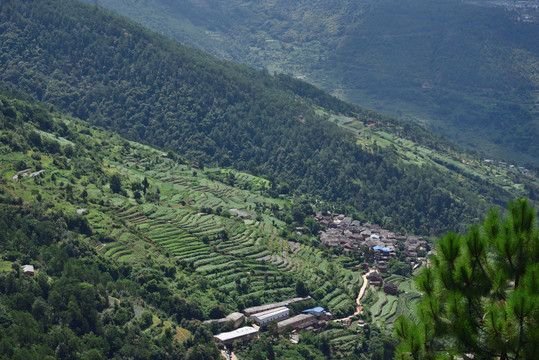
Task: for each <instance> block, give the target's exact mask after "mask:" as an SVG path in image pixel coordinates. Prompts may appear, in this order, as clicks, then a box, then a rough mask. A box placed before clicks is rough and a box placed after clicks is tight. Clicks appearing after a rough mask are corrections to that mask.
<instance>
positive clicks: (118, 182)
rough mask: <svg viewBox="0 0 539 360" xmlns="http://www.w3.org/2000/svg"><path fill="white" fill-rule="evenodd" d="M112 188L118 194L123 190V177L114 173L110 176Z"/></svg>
mask: <svg viewBox="0 0 539 360" xmlns="http://www.w3.org/2000/svg"><path fill="white" fill-rule="evenodd" d="M110 190H111V191H112V192H113V193H116V194H118V193H120V192H122V179H121V178H120V175H118V174H112V176H111V177H110Z"/></svg>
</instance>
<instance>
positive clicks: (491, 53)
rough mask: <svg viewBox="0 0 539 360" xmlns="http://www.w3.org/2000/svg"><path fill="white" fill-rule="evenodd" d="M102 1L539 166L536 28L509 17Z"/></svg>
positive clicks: (451, 10)
mask: <svg viewBox="0 0 539 360" xmlns="http://www.w3.org/2000/svg"><path fill="white" fill-rule="evenodd" d="M100 4H102V5H103V6H105V7H108V8H110V9H113V10H115V11H117V12H120V13H122V14H125V15H127V16H129V17H131V18H133V19H135V20H137V21H138V22H140V23H142V24H144V25H145V26H148V27H150V28H152V29H154V30H156V31H158V32H161V33H163V34H165V35H167V36H169V37H171V38H174V39H177V40H180V41H182V42H184V43H186V44H188V45H191V46H195V47H198V48H201V49H204V50H205V51H209V52H210V53H212V54H215V55H217V56H220V57H223V58H226V59H233V60H235V61H238V62H242V63H246V64H249V65H252V66H255V67H257V68H265V69H268V70H269V71H270V72H273V71H277V72H284V73H288V74H293V75H294V76H296V77H299V78H303V79H307V80H308V81H310V82H312V83H314V84H317V85H318V86H321V87H322V88H324V89H326V90H328V91H330V92H331V93H333V94H336V95H338V96H340V97H341V98H344V99H347V100H349V101H352V102H355V103H358V104H361V105H362V106H365V107H368V108H372V109H375V110H378V111H382V112H384V113H387V114H391V115H394V116H398V117H401V118H404V119H407V120H411V121H414V122H416V123H419V124H422V125H424V126H426V127H428V128H430V129H432V130H434V131H436V132H438V133H442V134H444V135H446V136H448V137H450V138H451V139H453V140H456V141H457V142H459V143H460V144H463V145H466V146H471V147H473V148H476V149H479V150H481V151H483V152H486V153H488V154H490V155H491V156H497V157H499V158H502V159H506V160H514V161H518V162H520V163H522V164H523V163H525V162H529V163H533V164H535V165H537V164H538V163H537V161H538V160H537V156H535V154H536V153H537V152H538V151H539V148H538V147H537V146H538V145H537V142H536V141H535V139H536V138H537V137H538V136H539V128H538V127H537V122H538V121H539V118H538V117H539V113H538V111H537V108H534V104H536V103H539V97H538V92H537V90H538V74H539V67H538V59H539V45H538V44H539V41H538V36H537V34H538V33H539V24H538V23H526V22H518V21H517V19H518V18H519V17H520V16H521V15H520V14H519V13H517V12H514V10H506V11H504V10H503V8H501V7H487V6H478V5H477V4H470V3H466V2H462V1H457V0H441V1H436V2H433V1H428V0H406V1H397V0H365V1H339V2H338V3H336V2H327V1H299V0H296V1H282V0H278V1H272V2H259V1H229V0H226V1H225V0H208V1H204V2H202V1H195V0H191V1H183V2H172V1H166V0H149V1H133V0H121V1H112V0H102V1H100Z"/></svg>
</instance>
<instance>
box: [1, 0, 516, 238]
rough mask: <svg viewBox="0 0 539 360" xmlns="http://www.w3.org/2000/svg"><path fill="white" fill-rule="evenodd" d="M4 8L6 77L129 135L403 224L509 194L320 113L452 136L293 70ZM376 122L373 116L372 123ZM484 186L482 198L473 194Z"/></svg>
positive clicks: (112, 21)
mask: <svg viewBox="0 0 539 360" xmlns="http://www.w3.org/2000/svg"><path fill="white" fill-rule="evenodd" d="M15 4H16V6H17V7H16V8H10V7H9V6H8V5H6V4H4V6H3V7H2V11H1V15H0V23H1V25H0V46H1V48H0V53H1V54H2V56H1V58H0V79H2V80H4V81H6V82H8V83H11V84H13V85H14V86H16V87H18V88H20V89H22V90H24V91H25V92H28V93H31V94H33V95H34V96H36V97H37V98H38V99H40V100H43V101H46V102H50V103H52V104H54V105H55V106H57V107H59V108H61V109H62V110H64V111H68V112H71V113H72V114H74V115H77V116H79V117H81V118H83V119H88V120H89V121H91V122H92V123H93V124H96V125H100V126H104V127H109V128H111V129H113V130H115V131H117V132H118V133H120V134H122V135H125V136H127V137H128V138H129V139H131V140H137V141H143V142H146V143H149V144H152V145H154V146H158V147H160V148H162V149H171V150H174V151H177V152H178V153H181V154H185V156H187V157H188V158H190V159H192V160H194V161H198V162H199V166H200V167H202V166H203V165H204V164H219V165H220V166H231V165H233V166H234V167H235V168H237V169H240V170H248V171H250V172H252V173H254V174H255V175H264V176H266V177H267V178H269V179H270V180H271V183H272V184H274V186H275V189H273V191H276V192H277V193H278V192H279V191H281V192H286V191H297V192H298V193H300V194H301V193H302V194H306V195H308V196H310V197H311V198H313V199H317V200H318V201H319V203H320V204H321V205H320V206H323V207H330V206H335V205H336V204H337V205H338V206H339V207H341V208H344V207H346V206H353V207H354V208H355V209H357V210H358V211H360V212H361V213H363V214H365V216H366V217H367V218H369V219H380V220H382V219H383V225H384V226H386V227H392V228H397V229H404V230H408V231H419V230H420V229H421V231H422V232H428V233H440V232H443V231H445V230H447V229H448V228H454V229H464V228H466V226H467V225H466V224H468V223H470V222H471V221H475V220H477V217H478V216H479V214H481V213H483V212H484V211H485V209H486V207H487V206H488V204H497V205H503V204H504V203H505V202H506V201H507V200H508V199H509V198H510V197H511V195H510V192H508V191H506V190H504V189H503V188H502V187H497V186H493V185H492V184H491V183H489V182H486V181H483V180H481V179H478V178H474V177H472V178H470V179H463V178H462V176H461V175H460V174H459V173H458V172H455V171H453V170H451V169H450V168H445V169H440V168H438V167H437V166H430V165H426V164H422V163H416V162H409V161H404V160H403V159H402V157H401V154H399V153H398V152H397V151H396V149H395V148H394V147H384V146H378V145H377V143H376V142H373V143H369V144H361V143H360V144H358V139H357V135H355V134H352V133H350V132H349V131H346V130H344V129H341V128H339V127H338V126H336V125H335V124H334V123H332V122H328V121H326V120H325V118H324V117H323V116H320V115H317V114H316V112H315V109H316V108H320V107H324V108H325V110H324V111H326V112H329V113H342V114H345V115H348V116H351V117H353V118H355V119H357V120H358V121H361V122H363V123H364V124H367V125H369V124H371V123H372V124H379V125H380V126H382V127H384V128H387V130H388V131H390V132H393V133H395V134H399V136H401V137H402V138H408V139H414V140H415V141H417V142H419V143H424V144H428V145H429V146H430V147H431V148H432V149H434V150H436V149H439V150H443V149H444V148H445V149H449V150H450V149H451V145H450V144H448V143H447V142H444V141H442V140H441V139H439V138H436V137H433V136H432V135H430V134H428V133H427V132H425V131H423V130H421V129H418V128H417V127H415V126H411V125H409V124H403V123H400V122H398V121H395V120H391V119H389V118H384V117H383V116H381V115H379V114H375V113H372V112H366V111H363V110H361V109H359V108H357V107H355V106H352V105H350V104H346V103H343V102H341V101H338V100H337V99H335V98H332V97H330V96H328V95H327V94H325V93H323V92H321V91H320V90H318V89H316V88H314V87H312V86H310V85H308V84H306V83H303V82H300V81H297V80H294V79H292V78H290V77H287V76H278V77H272V76H269V75H267V74H264V73H260V72H257V71H254V70H251V69H248V68H246V67H244V66H241V65H236V64H233V63H230V62H225V61H221V60H217V59H215V58H212V57H210V56H209V55H207V54H204V53H202V52H200V51H198V50H194V49H190V48H187V47H185V46H181V45H179V44H177V43H176V42H174V41H171V40H167V39H166V38H164V37H162V36H158V35H156V34H154V33H151V32H149V31H147V30H146V29H144V28H142V27H141V26H139V25H136V24H134V23H133V22H130V21H127V20H126V19H122V18H119V17H118V16H115V15H112V14H109V13H107V12H105V11H102V10H96V9H95V8H94V7H92V6H89V5H85V4H82V3H78V2H75V1H53V0H46V1H43V0H40V1H26V2H16V3H15ZM369 126H370V125H369ZM479 194H480V195H479Z"/></svg>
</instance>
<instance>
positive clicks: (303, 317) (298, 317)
mask: <svg viewBox="0 0 539 360" xmlns="http://www.w3.org/2000/svg"><path fill="white" fill-rule="evenodd" d="M310 318H312V319H314V318H315V317H314V315H309V314H300V315H296V316H294V317H291V318H290V319H286V320H283V321H279V322H278V323H277V327H279V328H283V327H287V326H288V325H293V324H295V323H297V322H298V321H303V320H306V319H310Z"/></svg>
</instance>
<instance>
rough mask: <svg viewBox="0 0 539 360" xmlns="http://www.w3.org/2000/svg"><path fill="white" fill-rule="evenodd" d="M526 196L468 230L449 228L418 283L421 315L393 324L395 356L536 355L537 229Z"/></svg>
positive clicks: (538, 314)
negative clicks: (396, 345) (502, 216)
mask: <svg viewBox="0 0 539 360" xmlns="http://www.w3.org/2000/svg"><path fill="white" fill-rule="evenodd" d="M535 223H536V213H535V210H534V209H533V208H532V207H531V206H530V205H529V204H528V202H527V200H525V199H521V200H518V201H515V202H513V203H511V204H510V205H509V213H508V216H507V217H506V218H505V219H504V220H502V221H500V219H499V216H498V213H497V211H491V212H490V214H489V215H488V217H487V218H486V220H485V221H484V223H483V225H482V226H481V227H480V226H474V227H472V228H471V229H470V230H469V231H468V233H467V234H466V235H463V236H460V235H457V234H455V233H448V234H447V235H445V236H444V237H443V238H442V239H441V240H440V242H439V243H438V246H437V254H436V255H435V256H433V257H432V258H431V262H430V265H429V266H428V267H427V268H425V269H424V270H423V271H422V273H421V274H420V276H419V277H418V278H417V280H416V283H417V286H418V288H419V289H420V290H421V291H422V292H423V297H422V299H421V301H420V302H419V304H418V307H417V309H416V314H415V316H416V317H417V321H416V322H414V321H411V320H409V319H405V318H400V319H399V320H398V321H397V322H396V324H395V331H396V334H397V335H398V336H399V337H400V338H401V339H402V343H401V345H400V347H399V351H398V354H397V356H396V358H398V359H409V358H413V359H434V358H436V359H437V358H453V357H455V356H459V357H462V356H464V357H465V358H475V359H493V358H497V359H537V357H538V356H539V343H538V342H537V339H539V323H538V320H539V231H538V228H537V226H536V225H535Z"/></svg>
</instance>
